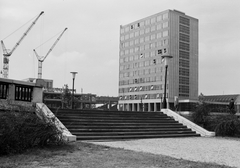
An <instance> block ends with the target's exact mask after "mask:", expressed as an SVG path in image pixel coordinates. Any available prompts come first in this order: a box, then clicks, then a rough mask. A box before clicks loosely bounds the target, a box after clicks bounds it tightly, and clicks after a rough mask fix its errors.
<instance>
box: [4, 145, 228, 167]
mask: <svg viewBox="0 0 240 168" xmlns="http://www.w3.org/2000/svg"><path fill="white" fill-rule="evenodd" d="M0 163H1V165H0V168H15V167H16V168H23V167H24V168H32V167H66V168H79V167H83V168H96V167H97V168H113V167H117V168H146V167H151V168H176V167H177V168H190V167H194V168H230V167H228V166H222V165H216V164H211V163H202V162H193V161H188V160H183V159H175V158H172V157H168V156H163V155H154V154H149V153H143V152H134V151H130V150H123V149H117V148H110V147H105V146H100V145H94V144H89V143H84V142H76V143H72V144H67V145H63V146H50V147H49V148H35V149H30V150H28V151H27V152H25V153H23V154H17V155H10V156H4V157H0Z"/></svg>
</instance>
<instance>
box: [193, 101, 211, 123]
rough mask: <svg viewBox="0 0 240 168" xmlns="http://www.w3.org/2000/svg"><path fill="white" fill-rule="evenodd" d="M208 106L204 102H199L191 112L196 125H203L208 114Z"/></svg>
mask: <svg viewBox="0 0 240 168" xmlns="http://www.w3.org/2000/svg"><path fill="white" fill-rule="evenodd" d="M209 111H210V110H209V108H208V105H207V104H205V103H202V104H199V105H198V106H197V108H196V110H195V112H193V114H192V119H193V122H194V123H196V124H198V125H204V124H205V122H206V117H207V116H209Z"/></svg>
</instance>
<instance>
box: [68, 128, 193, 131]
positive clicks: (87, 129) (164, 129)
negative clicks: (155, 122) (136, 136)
mask: <svg viewBox="0 0 240 168" xmlns="http://www.w3.org/2000/svg"><path fill="white" fill-rule="evenodd" d="M70 130H71V132H143V131H144V132H146V131H191V129H189V128H186V127H178V128H156V127H152V128H151V127H150V128H144V127H143V128H138V127H135V128H117V127H116V128H85V129H83V128H71V129H70Z"/></svg>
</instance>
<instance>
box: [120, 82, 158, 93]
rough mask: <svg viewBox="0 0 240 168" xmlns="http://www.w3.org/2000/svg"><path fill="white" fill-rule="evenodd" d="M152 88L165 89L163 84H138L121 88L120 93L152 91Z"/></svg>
mask: <svg viewBox="0 0 240 168" xmlns="http://www.w3.org/2000/svg"><path fill="white" fill-rule="evenodd" d="M151 90H163V85H162V84H161V85H148V86H136V87H127V88H119V93H129V92H141V91H151Z"/></svg>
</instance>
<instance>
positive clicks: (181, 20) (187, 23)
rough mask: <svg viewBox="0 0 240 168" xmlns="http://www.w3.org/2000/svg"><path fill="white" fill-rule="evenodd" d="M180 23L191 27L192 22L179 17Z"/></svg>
mask: <svg viewBox="0 0 240 168" xmlns="http://www.w3.org/2000/svg"><path fill="white" fill-rule="evenodd" d="M179 23H181V24H184V25H187V26H190V20H189V19H188V18H185V17H182V16H179Z"/></svg>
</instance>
